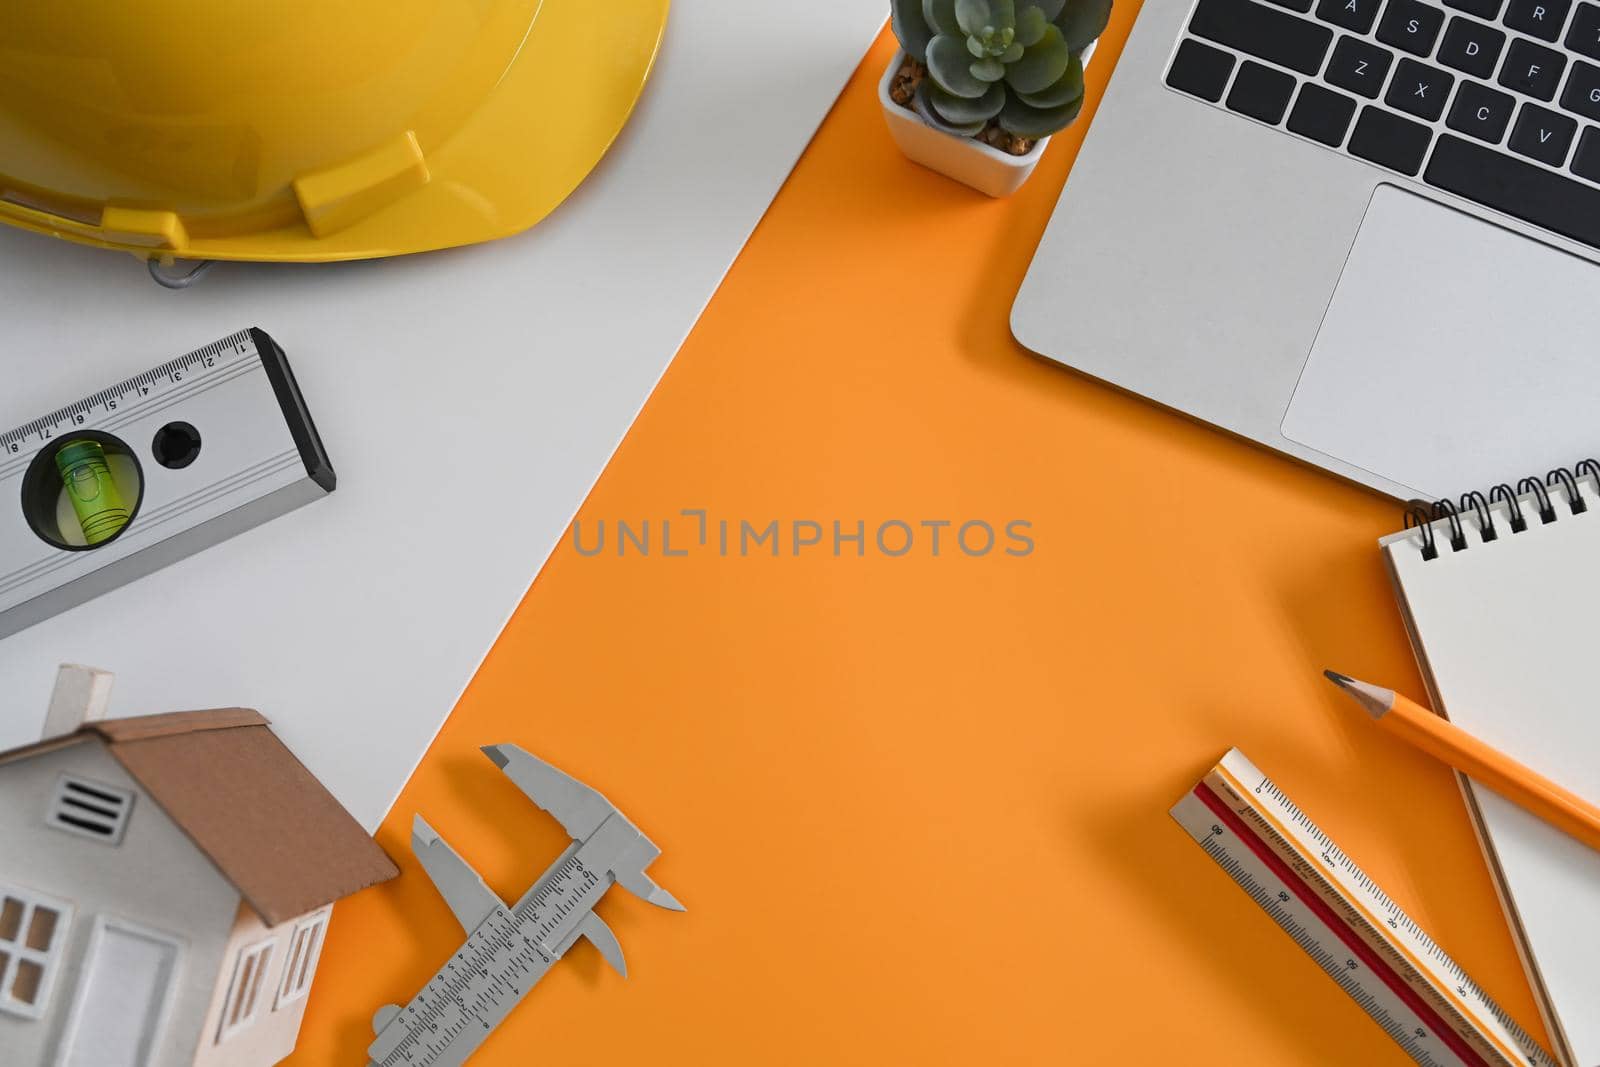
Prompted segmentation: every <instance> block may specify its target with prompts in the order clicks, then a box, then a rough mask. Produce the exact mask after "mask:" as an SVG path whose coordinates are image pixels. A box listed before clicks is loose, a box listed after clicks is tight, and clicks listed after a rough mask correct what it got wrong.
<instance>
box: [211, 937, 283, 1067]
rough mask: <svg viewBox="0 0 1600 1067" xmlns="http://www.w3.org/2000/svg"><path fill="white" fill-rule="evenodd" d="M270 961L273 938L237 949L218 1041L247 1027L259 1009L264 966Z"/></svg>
mask: <svg viewBox="0 0 1600 1067" xmlns="http://www.w3.org/2000/svg"><path fill="white" fill-rule="evenodd" d="M271 964H272V942H271V941H262V942H260V943H259V944H255V945H251V946H249V947H248V948H245V949H243V950H242V951H241V952H240V953H239V962H238V964H237V965H236V966H235V967H234V969H233V984H232V985H230V986H229V987H228V999H227V1000H226V1001H225V1002H224V1003H223V1006H222V1026H221V1028H220V1029H219V1030H218V1031H217V1044H219V1045H220V1044H222V1042H224V1041H226V1040H228V1038H230V1037H232V1036H233V1035H234V1034H237V1033H238V1032H239V1031H241V1030H248V1029H249V1028H250V1024H251V1023H253V1022H255V1021H256V1015H257V1014H258V1013H259V1012H260V1011H261V1002H262V1001H263V1000H265V999H266V998H265V997H263V996H262V995H261V987H262V986H264V985H266V981H267V968H268V967H269V966H271Z"/></svg>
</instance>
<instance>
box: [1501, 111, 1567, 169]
mask: <svg viewBox="0 0 1600 1067" xmlns="http://www.w3.org/2000/svg"><path fill="white" fill-rule="evenodd" d="M1577 133H1578V124H1577V122H1576V121H1574V120H1573V119H1570V118H1568V117H1567V116H1565V115H1562V114H1560V113H1558V112H1555V111H1549V110H1547V109H1545V108H1542V107H1540V106H1539V105H1538V104H1523V105H1522V114H1520V115H1518V116H1517V124H1516V125H1515V126H1513V127H1511V151H1513V152H1516V153H1518V154H1519V155H1524V156H1527V157H1528V158H1529V159H1537V160H1538V161H1539V162H1540V163H1548V164H1550V165H1551V166H1552V167H1559V166H1561V164H1563V163H1565V162H1566V161H1567V149H1569V148H1571V147H1572V138H1573V137H1575V136H1576V135H1577Z"/></svg>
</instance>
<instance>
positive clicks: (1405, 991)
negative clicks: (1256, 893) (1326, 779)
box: [1194, 782, 1490, 1067]
mask: <svg viewBox="0 0 1600 1067" xmlns="http://www.w3.org/2000/svg"><path fill="white" fill-rule="evenodd" d="M1194 795H1195V796H1197V797H1199V798H1200V801H1201V803H1203V804H1205V806H1206V807H1208V808H1210V809H1211V811H1212V812H1213V813H1214V814H1215V815H1216V816H1217V818H1219V819H1221V820H1222V821H1223V822H1224V823H1226V824H1227V826H1228V829H1230V830H1232V831H1233V832H1234V834H1235V835H1237V836H1238V838H1239V840H1241V841H1243V842H1244V843H1245V845H1246V846H1248V847H1249V849H1250V851H1251V852H1254V853H1255V854H1256V858H1257V859H1259V860H1261V862H1262V863H1265V864H1266V865H1267V867H1268V868H1270V869H1271V870H1272V873H1273V874H1275V875H1277V876H1278V878H1279V880H1280V881H1282V882H1283V883H1284V884H1285V885H1287V886H1288V887H1289V888H1290V889H1291V890H1293V892H1294V895H1295V896H1297V897H1299V898H1300V900H1301V901H1302V902H1304V904H1305V905H1306V906H1307V907H1309V908H1310V909H1311V910H1312V911H1313V912H1314V913H1315V914H1316V916H1317V918H1319V919H1321V920H1322V923H1323V925H1325V926H1326V927H1327V928H1328V929H1330V930H1332V931H1333V932H1334V933H1335V934H1336V935H1338V938H1339V940H1340V941H1343V942H1344V943H1345V946H1346V947H1347V948H1349V949H1350V951H1351V952H1353V953H1355V954H1356V955H1357V956H1358V957H1360V958H1361V962H1363V963H1365V964H1366V965H1367V967H1368V968H1369V969H1370V970H1371V971H1372V973H1373V974H1375V975H1377V976H1378V977H1379V978H1380V979H1382V981H1383V984H1384V985H1386V986H1388V987H1389V988H1390V989H1391V990H1393V991H1394V994H1395V995H1396V996H1398V997H1399V998H1400V999H1401V1000H1403V1001H1405V1003H1406V1007H1408V1008H1410V1009H1411V1010H1412V1011H1413V1012H1415V1013H1416V1014H1417V1016H1418V1017H1419V1018H1421V1019H1422V1021H1423V1022H1425V1023H1427V1024H1428V1025H1429V1026H1430V1027H1432V1028H1433V1031H1434V1033H1435V1034H1437V1035H1438V1037H1439V1039H1440V1040H1441V1041H1443V1042H1444V1043H1445V1044H1446V1045H1449V1046H1450V1051H1452V1052H1454V1053H1455V1054H1456V1055H1457V1056H1459V1057H1461V1059H1463V1060H1465V1061H1466V1062H1467V1063H1470V1064H1474V1065H1478V1067H1490V1064H1489V1061H1488V1060H1486V1059H1484V1058H1483V1057H1482V1056H1481V1055H1479V1054H1478V1052H1477V1051H1476V1050H1475V1049H1473V1048H1472V1046H1470V1045H1468V1044H1467V1043H1466V1042H1465V1041H1463V1040H1462V1039H1461V1035H1460V1034H1457V1033H1456V1032H1455V1029H1454V1028H1453V1027H1451V1026H1450V1025H1449V1024H1448V1023H1446V1022H1445V1021H1444V1019H1443V1018H1441V1017H1440V1015H1439V1013H1438V1012H1436V1011H1434V1010H1433V1008H1432V1007H1431V1006H1430V1005H1429V1004H1428V1003H1427V1002H1426V1001H1424V1000H1423V999H1422V998H1421V997H1419V996H1418V995H1417V991H1416V990H1414V989H1412V988H1411V987H1410V986H1409V985H1407V984H1406V981H1405V979H1403V978H1401V977H1400V975H1399V974H1397V973H1396V972H1395V971H1394V969H1393V968H1392V967H1390V966H1389V965H1388V964H1387V963H1385V962H1384V961H1383V958H1382V957H1380V956H1379V955H1378V954H1377V953H1376V952H1374V951H1372V948H1371V946H1369V945H1368V944H1367V943H1366V942H1365V941H1363V940H1361V937H1360V936H1359V935H1358V934H1357V933H1356V932H1355V931H1354V930H1352V929H1350V927H1349V926H1347V925H1346V924H1345V922H1344V920H1342V919H1340V918H1339V916H1338V914H1337V913H1336V912H1335V911H1334V910H1333V909H1332V908H1330V907H1329V906H1328V904H1327V902H1326V901H1324V900H1323V899H1322V898H1321V897H1319V896H1318V895H1317V894H1316V893H1315V892H1313V891H1312V889H1311V887H1310V886H1308V885H1306V884H1305V883H1304V882H1302V881H1301V880H1300V879H1299V878H1298V877H1296V875H1295V873H1294V871H1293V870H1292V869H1291V868H1290V867H1289V865H1288V864H1287V863H1285V862H1284V861H1283V859H1282V857H1280V856H1279V855H1278V854H1277V853H1276V852H1274V851H1272V849H1271V847H1270V846H1268V845H1267V843H1266V842H1265V841H1262V840H1261V839H1260V838H1259V837H1257V836H1256V834H1255V832H1254V831H1253V830H1251V829H1250V828H1249V827H1248V826H1246V825H1245V822H1244V820H1243V819H1241V818H1239V816H1238V815H1237V814H1235V813H1234V811H1233V809H1232V808H1230V807H1228V805H1227V804H1225V803H1223V801H1222V798H1221V797H1219V796H1217V794H1216V793H1215V792H1213V791H1212V789H1211V787H1210V786H1208V785H1206V784H1205V783H1204V782H1201V783H1200V784H1199V785H1197V786H1195V787H1194Z"/></svg>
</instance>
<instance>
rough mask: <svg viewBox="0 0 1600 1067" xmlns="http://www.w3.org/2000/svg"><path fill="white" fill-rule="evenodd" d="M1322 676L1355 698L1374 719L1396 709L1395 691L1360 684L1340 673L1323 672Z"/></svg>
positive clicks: (1369, 684) (1366, 683) (1364, 683)
mask: <svg viewBox="0 0 1600 1067" xmlns="http://www.w3.org/2000/svg"><path fill="white" fill-rule="evenodd" d="M1322 676H1323V677H1324V678H1326V679H1328V681H1330V682H1332V683H1333V684H1334V685H1336V686H1338V687H1339V688H1340V689H1343V690H1344V691H1345V692H1346V693H1349V694H1350V695H1351V696H1352V697H1354V698H1355V701H1356V703H1357V704H1360V705H1361V706H1362V707H1363V708H1366V709H1367V714H1368V715H1371V716H1372V717H1373V718H1374V719H1381V718H1383V717H1384V716H1385V715H1387V714H1388V713H1389V710H1390V709H1391V708H1393V707H1394V691H1393V690H1391V689H1382V688H1379V687H1378V686H1375V685H1373V684H1372V683H1370V682H1360V681H1357V680H1356V679H1354V678H1352V677H1350V676H1349V675H1348V674H1340V673H1339V672H1338V671H1327V670H1325V671H1323V672H1322Z"/></svg>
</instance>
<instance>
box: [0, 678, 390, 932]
mask: <svg viewBox="0 0 1600 1067" xmlns="http://www.w3.org/2000/svg"><path fill="white" fill-rule="evenodd" d="M91 737H98V738H100V739H101V740H102V741H104V742H105V745H106V748H107V749H109V750H110V752H111V754H112V755H113V756H114V757H116V759H117V761H118V762H119V763H121V764H122V766H123V767H124V768H126V769H127V771H128V773H129V774H131V775H132V776H133V777H134V778H135V779H136V780H137V781H138V782H139V784H140V785H141V786H143V787H144V789H145V791H146V792H148V793H149V794H150V796H151V798H152V799H153V800H155V802H156V803H157V804H159V805H161V807H162V809H163V810H164V811H165V812H166V813H167V814H168V815H169V816H171V817H172V820H173V821H174V822H176V823H177V824H178V825H179V826H180V827H182V828H183V830H184V832H185V833H187V834H188V835H189V837H190V838H191V839H192V840H193V841H194V843H195V844H196V845H197V846H198V847H199V848H200V850H201V851H202V852H204V853H205V854H206V856H207V857H209V858H210V860H211V862H212V863H214V864H216V866H217V869H218V870H220V871H221V872H222V874H223V876H224V877H225V878H227V879H228V881H229V882H231V883H233V885H234V887H235V888H236V889H238V890H239V893H240V895H242V896H243V897H244V899H245V902H246V903H247V904H249V905H250V907H251V908H253V909H254V910H255V912H256V913H257V914H258V915H260V916H261V919H262V921H263V922H265V923H266V924H267V925H268V926H275V925H277V924H278V923H280V922H283V921H284V920H286V919H292V918H295V917H296V916H298V915H304V914H305V913H306V912H308V911H312V910H314V909H316V908H320V907H321V906H322V905H324V904H328V903H331V902H332V901H335V900H338V899H340V898H341V897H346V896H349V895H350V894H351V893H354V892H356V891H357V890H359V889H365V888H366V887H367V886H369V885H375V884H377V883H378V882H386V881H388V880H389V879H391V878H393V877H395V876H396V875H397V874H399V873H400V872H399V870H398V869H397V868H396V867H395V865H394V863H393V861H391V860H390V859H389V857H388V856H387V855H385V854H384V851H383V850H382V849H381V848H379V847H378V846H377V844H376V843H375V842H374V841H373V840H372V838H371V837H369V836H367V833H366V831H365V830H363V829H362V828H361V826H360V824H359V823H357V822H356V821H355V819H354V818H352V817H351V815H350V813H349V812H347V811H345V810H344V808H343V807H342V806H341V805H340V804H339V802H338V801H337V800H335V799H334V798H333V795H332V794H330V793H329V792H328V791H327V790H326V789H325V788H323V786H322V783H321V782H319V781H317V779H316V778H314V777H312V775H311V772H310V771H308V770H306V769H305V767H304V766H303V765H302V764H301V763H300V761H299V760H297V759H295V757H294V754H293V753H292V752H290V751H289V750H288V748H286V747H284V744H283V742H282V741H279V740H278V737H277V735H276V734H274V733H273V732H272V730H271V729H270V728H269V727H268V724H267V720H266V719H265V718H263V717H262V716H261V715H260V714H259V713H258V712H254V711H249V710H247V709H244V708H222V709H218V710H215V711H180V712H174V713H172V714H168V715H145V716H140V717H137V718H131V719H106V720H102V721H99V722H91V723H86V724H85V725H84V726H83V727H82V728H80V729H79V730H78V731H77V732H76V733H74V734H70V735H67V736H66V737H63V738H51V739H48V740H45V741H40V742H37V743H35V744H32V745H26V746H23V747H22V748H16V749H12V750H10V751H9V752H0V764H4V763H8V762H11V761H12V760H15V759H21V758H24V757H26V756H30V755H36V754H38V753H41V752H46V751H49V750H51V749H55V748H60V747H61V746H62V745H64V744H70V743H72V742H73V741H75V740H85V739H88V738H91Z"/></svg>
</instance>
